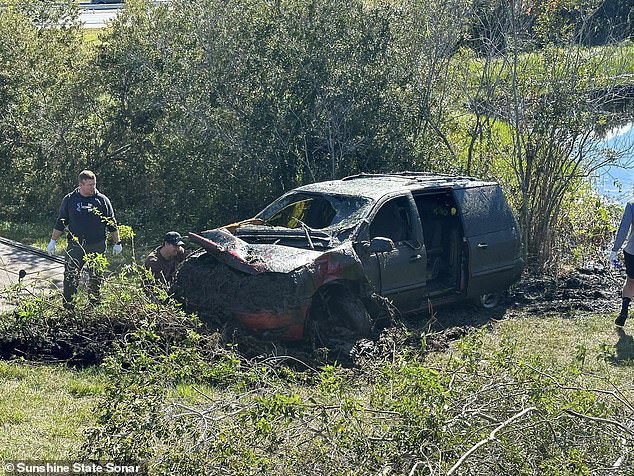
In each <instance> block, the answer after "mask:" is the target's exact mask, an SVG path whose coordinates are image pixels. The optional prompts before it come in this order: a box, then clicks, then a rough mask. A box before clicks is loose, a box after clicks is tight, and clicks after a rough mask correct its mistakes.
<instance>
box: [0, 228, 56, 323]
mask: <svg viewBox="0 0 634 476" xmlns="http://www.w3.org/2000/svg"><path fill="white" fill-rule="evenodd" d="M7 243H8V242H6V241H5V240H2V241H1V242H0V311H5V310H7V309H8V308H10V307H11V299H10V298H11V293H10V292H7V288H8V287H10V286H11V285H13V284H16V283H17V282H18V280H19V276H20V270H23V271H24V272H25V273H26V274H25V275H24V277H23V278H22V280H21V282H22V284H24V291H23V292H32V293H36V292H41V291H43V290H50V289H58V288H61V286H62V280H63V273H64V265H63V263H62V262H61V261H62V260H61V259H60V258H59V257H58V259H57V260H54V259H51V258H49V257H48V256H45V255H44V254H38V253H37V252H36V250H35V249H34V248H30V247H28V246H25V245H19V244H18V245H19V246H20V247H18V248H16V247H15V246H11V245H9V244H7Z"/></svg>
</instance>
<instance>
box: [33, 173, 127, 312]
mask: <svg viewBox="0 0 634 476" xmlns="http://www.w3.org/2000/svg"><path fill="white" fill-rule="evenodd" d="M64 231H68V247H67V249H66V264H65V266H64V307H66V308H67V309H70V308H72V304H71V301H72V298H73V296H74V295H75V293H76V292H77V287H78V285H79V276H80V273H81V270H82V268H83V267H84V264H85V262H86V261H85V257H86V255H87V254H89V253H102V254H103V253H105V251H106V231H110V232H111V236H112V241H113V243H114V246H113V247H112V252H113V253H114V254H119V253H121V250H122V246H121V241H120V240H119V230H118V229H117V222H116V220H115V216H114V210H113V209H112V204H111V203H110V200H109V199H108V197H106V196H105V195H104V194H103V193H100V192H99V191H98V190H97V178H96V177H95V174H94V173H93V172H91V171H90V170H84V171H82V172H81V173H80V174H79V186H78V187H77V188H76V189H75V190H74V191H72V192H71V193H69V194H68V195H66V196H65V197H64V199H63V200H62V205H61V206H60V209H59V215H58V218H57V221H56V222H55V226H54V227H53V233H52V235H51V241H50V242H49V244H48V246H47V247H46V250H47V251H48V253H49V254H51V255H52V254H53V253H55V244H56V243H57V240H58V239H59V237H60V236H61V235H62V233H63V232H64ZM88 274H89V277H90V280H89V284H88V287H89V290H90V293H91V294H92V295H93V296H94V297H97V296H98V294H99V285H100V284H101V275H100V274H99V273H97V272H95V271H94V270H92V269H90V267H89V269H88Z"/></svg>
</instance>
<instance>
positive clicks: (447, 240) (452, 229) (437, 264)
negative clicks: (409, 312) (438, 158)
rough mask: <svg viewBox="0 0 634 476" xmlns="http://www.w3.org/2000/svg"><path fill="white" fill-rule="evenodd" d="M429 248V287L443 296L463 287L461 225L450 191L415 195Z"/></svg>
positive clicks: (433, 292)
mask: <svg viewBox="0 0 634 476" xmlns="http://www.w3.org/2000/svg"><path fill="white" fill-rule="evenodd" d="M414 201H415V202H416V208H417V209H418V214H419V216H420V219H421V222H422V226H423V236H424V240H425V248H426V250H427V289H428V291H429V295H430V296H432V297H433V296H440V295H443V294H448V293H452V292H455V291H458V290H462V289H463V288H464V283H463V279H464V278H463V273H461V271H462V267H463V252H462V224H461V222H460V217H459V215H458V207H457V206H456V202H455V200H454V198H453V195H452V193H451V192H450V191H447V192H442V193H433V194H420V195H415V196H414Z"/></svg>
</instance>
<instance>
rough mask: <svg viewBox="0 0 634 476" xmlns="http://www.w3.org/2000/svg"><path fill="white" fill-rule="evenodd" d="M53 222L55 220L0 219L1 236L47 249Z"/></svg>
mask: <svg viewBox="0 0 634 476" xmlns="http://www.w3.org/2000/svg"><path fill="white" fill-rule="evenodd" d="M53 224H54V223H53V221H51V222H44V221H41V222H33V223H25V222H21V223H18V222H9V221H0V236H2V237H3V238H8V239H10V240H14V241H19V242H20V243H24V244H25V245H31V246H35V247H38V248H42V249H46V245H47V244H48V240H50V239H51V231H52V230H53Z"/></svg>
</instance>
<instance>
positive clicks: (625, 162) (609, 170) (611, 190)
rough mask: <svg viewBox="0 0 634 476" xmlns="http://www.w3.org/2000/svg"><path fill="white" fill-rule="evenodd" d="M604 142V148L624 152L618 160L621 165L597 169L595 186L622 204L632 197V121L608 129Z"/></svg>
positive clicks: (633, 167)
mask: <svg viewBox="0 0 634 476" xmlns="http://www.w3.org/2000/svg"><path fill="white" fill-rule="evenodd" d="M604 144H605V147H606V148H610V149H614V150H615V151H625V152H624V153H622V154H623V156H622V157H621V158H620V160H619V164H621V166H619V167H617V166H607V167H602V168H601V169H599V170H598V171H597V176H596V177H595V187H596V189H597V190H598V191H599V193H601V194H602V195H605V196H606V197H608V198H610V199H613V200H615V201H617V202H619V203H622V204H624V203H626V202H627V201H628V200H629V199H631V198H632V197H634V122H630V123H629V124H626V125H624V126H620V127H617V128H614V129H612V130H611V131H609V132H608V133H607V134H606V136H605V138H604Z"/></svg>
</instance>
